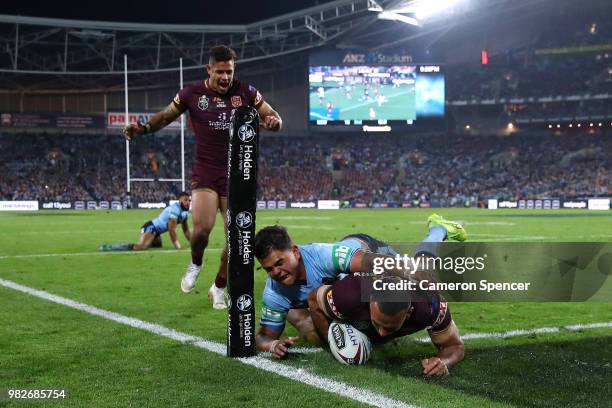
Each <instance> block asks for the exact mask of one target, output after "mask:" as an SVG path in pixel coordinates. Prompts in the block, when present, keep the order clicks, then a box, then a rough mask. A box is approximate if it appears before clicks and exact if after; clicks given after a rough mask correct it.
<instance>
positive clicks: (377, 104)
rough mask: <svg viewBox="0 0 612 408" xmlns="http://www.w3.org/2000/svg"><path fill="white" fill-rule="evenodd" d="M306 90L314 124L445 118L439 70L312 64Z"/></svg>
mask: <svg viewBox="0 0 612 408" xmlns="http://www.w3.org/2000/svg"><path fill="white" fill-rule="evenodd" d="M309 87H310V93H309V120H310V121H311V122H313V123H314V124H329V123H331V124H333V123H334V122H336V123H350V124H361V123H362V122H364V121H379V122H380V121H404V122H406V121H407V122H412V121H414V120H416V119H418V118H419V117H436V116H444V76H443V74H442V73H441V72H440V67H439V66H430V65H428V66H420V65H403V66H311V67H310V69H309Z"/></svg>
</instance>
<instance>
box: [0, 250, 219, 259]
mask: <svg viewBox="0 0 612 408" xmlns="http://www.w3.org/2000/svg"><path fill="white" fill-rule="evenodd" d="M218 251H221V248H206V252H218ZM186 253H189V251H188V250H187V249H184V250H182V251H181V250H177V249H152V250H148V251H98V252H67V253H65V254H62V253H54V254H29V255H27V254H24V255H0V259H20V258H54V257H71V256H107V255H151V254H183V255H184V254H186Z"/></svg>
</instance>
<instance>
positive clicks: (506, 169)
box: [0, 133, 612, 205]
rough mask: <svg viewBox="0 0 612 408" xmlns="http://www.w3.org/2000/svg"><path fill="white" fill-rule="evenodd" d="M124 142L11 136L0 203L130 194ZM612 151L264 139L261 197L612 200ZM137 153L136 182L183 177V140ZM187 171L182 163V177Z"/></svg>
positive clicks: (499, 140)
mask: <svg viewBox="0 0 612 408" xmlns="http://www.w3.org/2000/svg"><path fill="white" fill-rule="evenodd" d="M187 141H188V143H187V144H186V157H188V158H190V157H191V156H192V152H193V142H192V139H190V138H188V139H187ZM124 149H125V145H124V142H123V140H122V139H121V138H119V137H117V136H115V135H112V136H111V135H99V136H93V135H82V136H77V135H47V134H25V133H24V134H4V135H2V136H0V171H1V172H2V174H3V177H2V181H1V182H0V200H27V199H37V200H41V201H61V202H66V201H76V200H83V201H85V200H96V201H100V200H108V201H112V200H124V199H125V198H126V193H125V187H126V184H125V178H126V170H125V150H124ZM610 151H612V140H610V138H609V137H607V136H605V135H586V134H582V135H574V136H572V135H568V136H552V135H551V136H528V135H521V136H518V135H513V136H510V137H498V136H469V135H464V136H458V135H446V136H442V135H422V136H403V137H402V136H385V137H380V136H379V137H371V136H367V135H352V136H348V135H343V136H335V137H333V138H332V137H329V136H325V135H321V136H309V137H291V136H289V137H287V136H285V137H280V136H269V137H263V138H262V141H261V154H260V167H259V175H258V180H259V190H258V198H259V199H261V200H287V201H311V200H316V199H339V200H342V201H350V202H351V203H361V204H366V205H373V204H377V203H391V204H393V203H395V204H398V205H401V204H402V203H414V202H415V201H416V202H417V203H428V202H432V201H433V200H436V202H437V203H439V204H442V205H464V203H466V202H471V203H476V202H478V201H479V200H482V199H484V198H487V197H496V198H500V199H514V200H516V199H521V198H529V199H531V198H569V199H571V198H578V197H587V196H588V197H593V196H609V195H610V194H611V188H610V186H612V159H611V156H610V154H609V152H610ZM130 157H131V177H132V178H144V179H153V180H158V179H160V178H180V174H181V169H180V159H179V158H180V141H179V138H178V137H176V136H151V137H148V138H142V139H139V140H138V141H137V142H133V143H132V147H131V155H130ZM190 166H191V160H190V159H187V160H186V175H187V180H189V175H190ZM187 185H189V183H187ZM180 188H181V183H180V182H159V181H148V182H147V181H141V182H132V189H131V197H132V199H133V200H136V201H139V202H143V201H150V202H151V201H153V202H158V201H167V200H168V199H171V198H173V197H174V196H175V195H176V194H178V193H179V192H180Z"/></svg>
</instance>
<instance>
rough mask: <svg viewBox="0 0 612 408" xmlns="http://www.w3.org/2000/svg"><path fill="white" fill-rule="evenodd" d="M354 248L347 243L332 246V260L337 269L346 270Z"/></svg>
mask: <svg viewBox="0 0 612 408" xmlns="http://www.w3.org/2000/svg"><path fill="white" fill-rule="evenodd" d="M353 252H354V249H353V248H351V247H349V246H346V245H334V247H333V248H332V260H333V262H334V267H335V269H336V271H340V272H344V271H345V270H346V269H347V267H348V262H349V260H350V259H351V256H352V255H353Z"/></svg>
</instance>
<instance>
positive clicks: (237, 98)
mask: <svg viewBox="0 0 612 408" xmlns="http://www.w3.org/2000/svg"><path fill="white" fill-rule="evenodd" d="M231 100H232V108H237V107H239V106H242V99H241V98H240V96H238V95H234V96H232V99H231Z"/></svg>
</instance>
